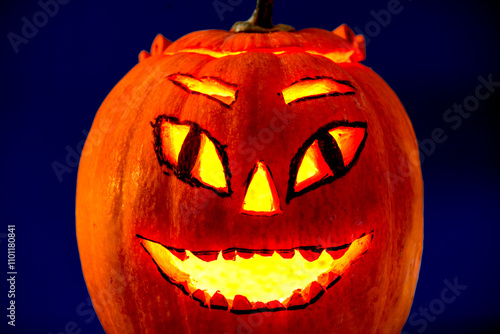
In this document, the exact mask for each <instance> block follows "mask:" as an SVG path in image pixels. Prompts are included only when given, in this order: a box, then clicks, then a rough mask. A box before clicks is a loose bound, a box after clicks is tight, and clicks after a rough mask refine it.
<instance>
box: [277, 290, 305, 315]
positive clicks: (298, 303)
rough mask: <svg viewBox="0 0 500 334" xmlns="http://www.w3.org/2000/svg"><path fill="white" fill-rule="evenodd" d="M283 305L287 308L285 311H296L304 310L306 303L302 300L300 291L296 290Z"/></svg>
mask: <svg viewBox="0 0 500 334" xmlns="http://www.w3.org/2000/svg"><path fill="white" fill-rule="evenodd" d="M283 305H284V306H285V307H286V308H287V310H298V309H302V308H305V307H306V306H307V305H308V303H307V302H306V301H305V300H304V297H302V294H301V291H300V289H298V290H295V291H294V292H293V294H292V295H291V296H290V297H289V298H287V300H286V301H285V302H284V303H283Z"/></svg>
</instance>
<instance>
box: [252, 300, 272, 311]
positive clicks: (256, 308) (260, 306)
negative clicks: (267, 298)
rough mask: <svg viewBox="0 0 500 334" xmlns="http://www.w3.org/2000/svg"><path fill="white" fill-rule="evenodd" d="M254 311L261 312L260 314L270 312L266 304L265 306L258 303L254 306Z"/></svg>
mask: <svg viewBox="0 0 500 334" xmlns="http://www.w3.org/2000/svg"><path fill="white" fill-rule="evenodd" d="M253 310H254V311H259V312H263V311H267V310H269V308H268V307H267V305H266V304H264V303H263V302H256V303H255V304H254V305H253Z"/></svg>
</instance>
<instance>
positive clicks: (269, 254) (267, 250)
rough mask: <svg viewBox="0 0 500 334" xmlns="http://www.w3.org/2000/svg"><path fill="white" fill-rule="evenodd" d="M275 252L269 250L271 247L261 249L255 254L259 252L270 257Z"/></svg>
mask: <svg viewBox="0 0 500 334" xmlns="http://www.w3.org/2000/svg"><path fill="white" fill-rule="evenodd" d="M273 253H274V251H273V250H269V249H263V250H259V251H256V252H255V254H259V255H261V256H264V257H270V256H272V255H273Z"/></svg>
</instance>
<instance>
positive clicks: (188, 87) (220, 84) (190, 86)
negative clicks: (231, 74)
mask: <svg viewBox="0 0 500 334" xmlns="http://www.w3.org/2000/svg"><path fill="white" fill-rule="evenodd" d="M167 79H169V80H170V81H172V82H173V83H174V84H175V85H177V86H179V87H181V88H182V89H184V90H185V91H186V92H188V93H190V94H200V95H204V96H206V97H208V98H210V99H212V100H215V101H218V102H220V103H221V104H222V105H223V106H225V107H231V105H232V104H233V103H234V102H235V101H236V98H237V95H238V89H237V86H236V85H235V84H230V83H228V82H225V81H223V80H221V79H219V78H215V77H202V78H200V79H197V78H194V77H193V76H191V75H189V74H180V73H179V74H172V75H169V76H168V77H167Z"/></svg>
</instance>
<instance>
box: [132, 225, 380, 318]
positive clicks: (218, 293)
mask: <svg viewBox="0 0 500 334" xmlns="http://www.w3.org/2000/svg"><path fill="white" fill-rule="evenodd" d="M138 237H140V238H141V239H142V240H141V244H142V246H143V247H144V249H145V250H146V251H147V252H148V253H149V255H151V257H152V259H153V261H154V262H155V264H156V265H157V266H158V270H159V271H160V273H161V274H162V275H163V276H164V277H165V278H166V279H167V280H168V281H169V282H171V283H173V284H175V285H177V286H178V287H179V288H181V289H182V290H183V292H184V293H186V294H188V295H189V296H191V297H193V298H194V299H196V300H197V301H199V302H200V304H201V305H202V306H205V307H208V308H213V309H225V310H230V311H232V312H234V313H238V312H240V313H250V312H252V311H265V310H270V311H272V310H280V309H289V310H290V309H297V308H305V307H307V305H309V304H312V303H314V302H315V301H316V300H318V299H319V297H321V295H322V294H323V293H324V291H325V290H326V289H328V288H329V287H331V286H333V285H334V284H335V283H336V282H337V281H338V280H339V279H340V277H341V276H342V275H343V274H344V272H345V271H346V270H347V269H348V268H349V266H350V265H351V264H352V263H353V262H354V261H356V260H357V259H359V258H360V257H361V256H362V255H363V254H364V253H365V252H366V251H367V249H368V247H369V244H370V243H371V241H372V238H373V234H372V233H370V234H368V235H363V236H361V237H360V238H358V239H356V240H354V241H353V242H352V243H351V244H347V245H344V246H340V247H331V248H319V247H298V249H288V250H260V251H259V250H255V251H253V250H248V249H245V250H244V249H240V250H237V249H236V250H226V251H224V252H223V251H219V252H210V251H208V252H195V254H193V252H191V251H189V250H185V249H174V248H171V247H165V246H163V245H162V244H160V243H158V242H155V241H152V240H148V239H145V238H144V237H141V236H139V235H138ZM210 253H212V254H213V255H212V256H208V257H207V254H210ZM223 253H224V255H223Z"/></svg>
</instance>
